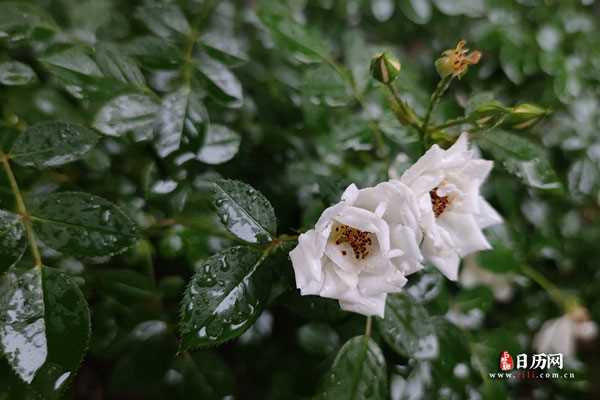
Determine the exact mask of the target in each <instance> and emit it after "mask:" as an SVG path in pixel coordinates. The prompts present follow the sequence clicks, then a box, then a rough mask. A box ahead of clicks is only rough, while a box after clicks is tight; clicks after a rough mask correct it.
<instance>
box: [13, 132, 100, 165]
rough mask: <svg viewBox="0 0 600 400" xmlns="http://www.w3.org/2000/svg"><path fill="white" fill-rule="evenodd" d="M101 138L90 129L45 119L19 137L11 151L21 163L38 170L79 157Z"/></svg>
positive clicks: (15, 159)
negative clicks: (45, 120)
mask: <svg viewBox="0 0 600 400" xmlns="http://www.w3.org/2000/svg"><path fill="white" fill-rule="evenodd" d="M97 141H98V135H96V133H95V132H94V131H92V130H91V129H88V128H86V127H83V126H80V125H75V124H71V123H69V122H60V121H55V122H42V123H39V124H37V125H33V126H31V127H29V128H27V130H26V131H25V132H24V133H23V134H21V135H19V136H18V137H17V140H15V142H14V143H13V146H12V149H11V151H10V154H11V156H12V159H13V160H14V161H15V162H16V163H17V164H20V165H24V166H28V167H35V168H38V169H42V168H47V167H56V166H59V165H63V164H67V163H70V162H72V161H75V160H79V159H80V158H82V157H83V155H84V154H86V153H87V152H88V151H90V150H91V149H92V148H93V147H94V146H95V145H96V142H97Z"/></svg>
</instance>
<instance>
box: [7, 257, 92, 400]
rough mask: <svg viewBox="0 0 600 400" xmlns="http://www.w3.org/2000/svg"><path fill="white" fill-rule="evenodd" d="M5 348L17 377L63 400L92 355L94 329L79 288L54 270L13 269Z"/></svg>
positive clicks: (49, 397) (8, 284) (44, 394)
mask: <svg viewBox="0 0 600 400" xmlns="http://www.w3.org/2000/svg"><path fill="white" fill-rule="evenodd" d="M0 282H1V283H0V288H1V290H0V293H1V295H0V345H1V348H2V351H3V353H4V355H5V356H6V359H7V360H8V362H9V364H10V366H11V367H12V368H13V370H14V371H15V373H16V374H17V375H18V376H19V377H20V378H21V379H22V380H23V381H24V382H26V383H28V384H30V385H31V387H32V388H33V389H34V390H35V391H36V392H38V393H40V394H41V395H43V396H44V398H46V399H58V398H59V397H61V395H62V394H63V392H64V390H65V389H66V388H67V386H68V383H69V382H70V381H71V380H72V378H73V376H74V375H75V373H76V371H77V370H78V369H79V365H80V364H81V361H82V359H83V356H84V354H85V352H86V351H87V347H88V343H89V339H90V334H91V329H90V314H89V310H88V307H87V303H86V301H85V298H84V297H83V294H82V293H81V291H80V290H79V287H78V286H77V285H76V284H75V283H74V282H73V281H72V280H71V279H70V278H69V277H68V276H67V275H65V274H64V273H62V272H60V271H58V270H55V269H53V268H49V267H42V268H32V269H28V270H19V269H15V268H13V269H11V270H10V271H9V272H7V273H6V274H5V275H3V277H2V278H1V281H0Z"/></svg>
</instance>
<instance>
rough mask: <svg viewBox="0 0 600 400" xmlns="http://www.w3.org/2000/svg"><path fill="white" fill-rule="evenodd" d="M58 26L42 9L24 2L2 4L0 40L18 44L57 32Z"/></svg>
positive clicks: (0, 5)
mask: <svg viewBox="0 0 600 400" xmlns="http://www.w3.org/2000/svg"><path fill="white" fill-rule="evenodd" d="M57 30H58V26H57V25H56V23H55V22H54V20H52V18H51V17H50V16H49V15H48V14H47V13H46V12H45V11H44V10H42V9H41V8H39V7H37V6H35V5H33V4H28V3H24V2H16V1H15V2H2V3H0V39H2V38H8V40H10V41H13V42H16V41H19V40H23V39H29V38H30V37H31V36H36V33H38V32H41V33H42V34H47V33H51V32H53V31H57Z"/></svg>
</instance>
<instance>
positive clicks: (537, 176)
mask: <svg viewBox="0 0 600 400" xmlns="http://www.w3.org/2000/svg"><path fill="white" fill-rule="evenodd" d="M476 140H477V143H478V144H479V145H480V146H481V148H482V149H483V150H485V151H487V152H489V153H490V154H491V155H492V157H493V158H494V159H495V160H497V161H499V162H500V163H501V165H502V166H503V167H504V168H505V169H506V170H507V171H508V172H509V173H511V174H513V175H515V176H517V177H518V178H520V179H521V180H522V181H523V182H524V183H525V184H526V185H528V186H531V187H534V188H538V189H545V190H552V189H554V190H556V189H561V187H562V185H561V183H560V180H559V178H558V176H557V175H556V172H554V169H553V168H552V166H551V165H550V161H549V160H548V156H547V155H546V152H545V151H544V149H543V148H542V147H541V146H539V145H537V144H535V143H533V142H532V141H530V140H529V139H526V138H524V137H521V136H518V135H515V134H512V133H509V132H505V131H502V130H493V131H490V132H487V133H484V134H481V135H478V136H476Z"/></svg>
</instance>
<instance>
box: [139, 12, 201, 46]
mask: <svg viewBox="0 0 600 400" xmlns="http://www.w3.org/2000/svg"><path fill="white" fill-rule="evenodd" d="M136 17H138V18H139V19H140V20H141V21H142V22H143V23H144V24H145V25H146V27H147V28H148V29H149V30H150V31H151V32H153V33H154V34H155V35H157V36H160V37H163V38H169V39H177V38H181V37H182V36H185V35H187V34H189V33H190V24H189V23H188V21H187V19H186V17H185V15H184V14H183V12H182V11H181V9H180V8H179V7H178V6H177V5H176V4H154V5H148V6H144V7H140V8H138V9H137V11H136Z"/></svg>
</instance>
